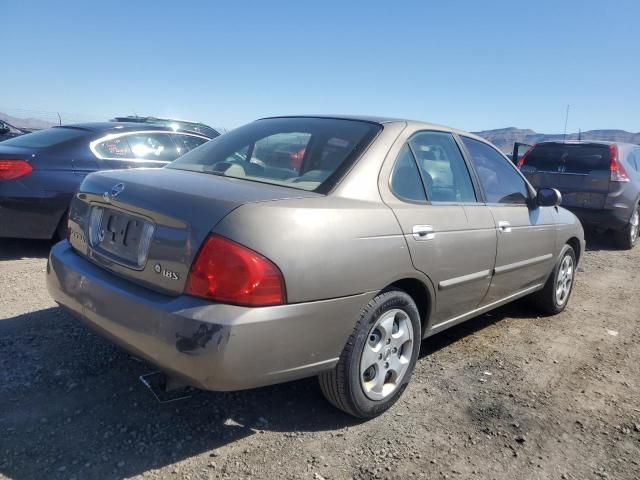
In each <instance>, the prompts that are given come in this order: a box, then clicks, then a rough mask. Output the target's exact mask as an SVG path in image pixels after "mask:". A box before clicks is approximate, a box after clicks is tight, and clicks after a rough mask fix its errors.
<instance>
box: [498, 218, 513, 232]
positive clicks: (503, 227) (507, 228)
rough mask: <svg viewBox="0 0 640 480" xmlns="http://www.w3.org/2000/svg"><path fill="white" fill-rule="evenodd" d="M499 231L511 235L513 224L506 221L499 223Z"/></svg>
mask: <svg viewBox="0 0 640 480" xmlns="http://www.w3.org/2000/svg"><path fill="white" fill-rule="evenodd" d="M498 229H499V230H500V231H501V232H502V233H511V224H510V223H509V222H507V221H505V220H500V221H499V222H498Z"/></svg>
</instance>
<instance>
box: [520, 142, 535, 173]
mask: <svg viewBox="0 0 640 480" xmlns="http://www.w3.org/2000/svg"><path fill="white" fill-rule="evenodd" d="M533 148H534V147H529V150H527V151H526V152H524V155H522V156H521V157H520V158H519V159H518V168H520V167H522V166H523V165H524V162H525V160H526V158H527V155H529V154H530V153H531V150H533Z"/></svg>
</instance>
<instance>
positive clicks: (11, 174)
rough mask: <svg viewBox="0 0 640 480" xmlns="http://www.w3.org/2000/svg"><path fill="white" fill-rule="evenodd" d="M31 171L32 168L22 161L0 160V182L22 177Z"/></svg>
mask: <svg viewBox="0 0 640 480" xmlns="http://www.w3.org/2000/svg"><path fill="white" fill-rule="evenodd" d="M32 171H33V167H32V166H31V165H30V164H29V162H25V161H24V160H0V180H13V179H14V178H20V177H24V176H25V175H29V174H30V173H31V172H32Z"/></svg>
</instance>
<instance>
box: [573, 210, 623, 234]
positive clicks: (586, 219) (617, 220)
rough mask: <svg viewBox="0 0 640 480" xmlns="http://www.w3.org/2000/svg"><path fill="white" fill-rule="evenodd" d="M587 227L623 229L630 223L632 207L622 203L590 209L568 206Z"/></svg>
mask: <svg viewBox="0 0 640 480" xmlns="http://www.w3.org/2000/svg"><path fill="white" fill-rule="evenodd" d="M563 208H566V209H567V210H569V211H570V212H572V213H573V214H574V215H575V216H576V217H578V219H579V220H580V222H581V223H582V224H583V225H584V226H585V227H591V228H601V229H604V230H622V229H623V228H625V227H626V226H627V224H628V223H629V219H630V218H631V208H630V207H627V206H626V205H621V206H619V207H616V208H613V209H601V210H595V209H588V208H575V207H566V206H563Z"/></svg>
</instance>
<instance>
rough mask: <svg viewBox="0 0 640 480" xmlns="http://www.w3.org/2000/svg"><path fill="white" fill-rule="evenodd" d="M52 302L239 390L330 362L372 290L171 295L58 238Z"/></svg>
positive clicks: (194, 377) (180, 371)
mask: <svg viewBox="0 0 640 480" xmlns="http://www.w3.org/2000/svg"><path fill="white" fill-rule="evenodd" d="M47 287H48V290H49V293H50V294H51V296H52V297H53V298H54V300H55V301H56V302H58V303H59V304H60V305H62V306H63V307H64V308H66V309H67V310H68V311H70V312H71V313H72V314H73V315H74V316H76V317H78V318H79V319H81V320H83V321H84V322H85V323H87V324H88V325H89V326H90V327H92V328H93V329H95V330H96V331H98V332H99V333H100V334H102V335H103V336H105V337H107V338H109V339H110V340H112V341H113V342H115V343H117V344H119V345H120V346H122V347H124V348H125V349H126V350H128V351H130V352H132V353H134V354H136V355H139V356H141V357H143V358H145V359H147V360H149V361H150V362H152V363H154V364H155V365H157V366H158V367H159V368H160V369H161V370H163V371H165V372H166V373H167V374H169V375H172V376H175V377H177V378H179V379H181V380H182V381H184V382H186V383H188V384H190V385H193V386H196V387H199V388H203V389H207V390H220V391H228V390H240V389H247V388H252V387H258V386H262V385H269V384H274V383H280V382H285V381H288V380H294V379H298V378H303V377H307V376H312V375H316V374H318V373H320V372H322V371H325V370H328V369H331V368H333V367H334V366H335V364H336V363H337V361H338V358H339V356H340V353H341V351H342V349H343V347H344V345H345V342H346V340H347V338H348V336H349V335H350V334H351V332H352V331H353V328H354V326H355V323H356V321H357V318H358V314H359V312H360V311H361V309H362V308H363V307H364V306H365V305H366V304H367V302H368V301H369V300H370V299H371V298H372V297H373V295H374V293H373V292H372V293H366V294H361V295H355V296H351V297H345V298H339V299H332V300H323V301H317V302H309V303H301V304H293V305H281V306H275V307H263V308H247V307H239V306H233V305H224V304H217V303H211V302H207V301H205V300H202V299H197V298H194V297H189V296H186V295H183V296H178V297H170V296H166V295H162V294H159V293H156V292H153V291H151V290H148V289H146V288H143V287H140V286H138V285H135V284H133V283H131V282H129V281H127V280H123V279H121V278H119V277H116V276H115V275H113V274H111V273H109V272H107V271H105V270H103V269H101V268H99V267H97V266H95V265H94V264H92V263H90V262H89V261H87V260H85V259H84V258H83V257H81V256H79V255H77V254H76V253H75V252H74V251H73V250H72V249H71V247H70V245H69V243H68V242H66V241H64V242H60V243H58V244H57V245H55V246H54V247H53V248H52V250H51V254H50V257H49V263H48V265H47Z"/></svg>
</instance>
